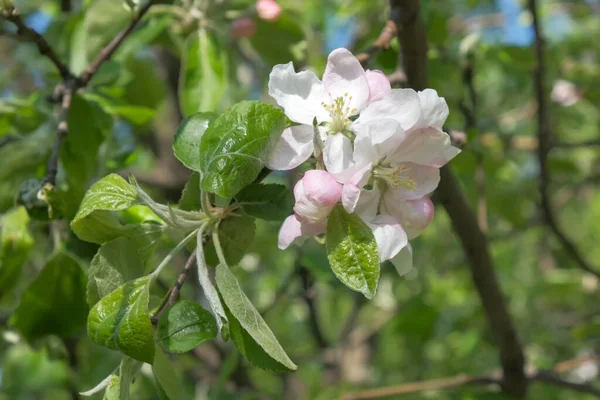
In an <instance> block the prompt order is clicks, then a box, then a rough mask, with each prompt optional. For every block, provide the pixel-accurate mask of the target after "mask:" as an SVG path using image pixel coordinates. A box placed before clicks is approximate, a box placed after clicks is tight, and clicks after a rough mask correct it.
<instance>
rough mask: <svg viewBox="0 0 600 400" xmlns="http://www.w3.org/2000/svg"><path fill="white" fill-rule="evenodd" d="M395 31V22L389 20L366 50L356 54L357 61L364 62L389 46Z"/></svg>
mask: <svg viewBox="0 0 600 400" xmlns="http://www.w3.org/2000/svg"><path fill="white" fill-rule="evenodd" d="M396 33H397V28H396V23H395V22H394V21H392V20H389V21H388V22H387V23H386V24H385V26H384V27H383V30H382V31H381V33H380V34H379V37H378V38H377V39H376V40H375V41H374V42H373V44H371V45H370V46H369V48H368V49H367V50H365V51H363V52H362V53H359V54H357V55H356V58H357V59H358V61H360V63H361V64H366V63H367V62H368V61H369V60H370V59H371V57H373V56H375V55H376V54H377V53H379V52H380V51H382V50H385V49H387V48H388V47H390V42H391V41H392V40H393V39H394V38H395V37H396Z"/></svg>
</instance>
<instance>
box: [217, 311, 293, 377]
mask: <svg viewBox="0 0 600 400" xmlns="http://www.w3.org/2000/svg"><path fill="white" fill-rule="evenodd" d="M225 313H226V314H227V319H228V321H229V331H230V334H231V338H232V339H233V342H234V343H235V347H237V348H238V350H239V351H240V353H242V355H243V356H244V357H246V358H247V359H248V361H250V363H252V364H253V365H256V366H257V367H259V368H262V369H266V370H270V371H277V372H288V371H290V368H288V367H286V366H284V365H283V364H280V363H279V362H277V361H275V360H274V359H273V358H272V357H271V356H269V355H268V354H267V353H266V352H265V351H264V350H263V348H262V347H261V346H259V344H258V343H256V340H254V339H252V336H250V334H248V332H246V330H245V329H244V328H242V326H241V325H240V322H239V321H238V320H237V318H235V317H234V316H233V315H232V314H231V311H229V309H228V308H227V307H225Z"/></svg>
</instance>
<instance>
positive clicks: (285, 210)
mask: <svg viewBox="0 0 600 400" xmlns="http://www.w3.org/2000/svg"><path fill="white" fill-rule="evenodd" d="M235 199H236V201H237V202H238V203H240V204H241V205H242V209H243V210H244V212H245V213H246V214H248V215H251V216H253V217H255V218H260V219H265V220H267V221H280V220H283V219H285V218H287V217H288V216H289V215H290V214H292V211H293V210H292V208H293V206H294V196H293V195H292V192H290V191H289V190H288V188H287V187H285V186H284V185H277V184H274V183H271V184H258V183H255V184H252V185H248V186H246V187H245V188H244V189H242V191H241V192H239V193H238V194H237V195H236V196H235Z"/></svg>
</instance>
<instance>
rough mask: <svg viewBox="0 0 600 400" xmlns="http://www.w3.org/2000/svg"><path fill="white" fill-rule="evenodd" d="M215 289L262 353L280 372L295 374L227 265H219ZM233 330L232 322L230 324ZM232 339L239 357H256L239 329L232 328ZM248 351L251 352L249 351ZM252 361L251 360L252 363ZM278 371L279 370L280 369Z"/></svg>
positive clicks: (260, 364) (257, 361) (259, 360)
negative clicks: (275, 364) (239, 354)
mask: <svg viewBox="0 0 600 400" xmlns="http://www.w3.org/2000/svg"><path fill="white" fill-rule="evenodd" d="M216 281H217V288H218V289H219V293H220V295H221V297H222V298H223V302H224V303H225V305H226V306H227V309H228V310H229V312H230V313H231V314H232V315H233V316H234V317H235V318H236V320H237V322H239V325H241V327H242V328H243V329H244V330H245V331H246V332H247V333H248V334H249V335H250V336H251V337H252V339H253V340H254V341H256V343H257V344H258V345H259V346H260V347H261V348H262V349H263V350H264V352H265V353H266V354H267V355H268V356H269V357H271V358H272V359H273V360H274V361H276V362H277V363H279V364H280V365H281V368H287V369H289V370H295V369H296V368H297V367H296V364H294V363H293V362H292V360H290V358H289V357H288V355H287V354H286V353H285V350H283V348H282V347H281V345H280V344H279V342H278V341H277V339H276V338H275V335H273V332H272V331H271V329H270V328H269V327H268V326H267V324H266V322H265V321H264V320H263V318H262V317H261V316H260V314H259V313H258V311H257V310H256V308H255V307H254V305H253V304H252V302H251V301H250V300H249V299H248V297H246V295H245V294H244V292H243V291H242V288H241V287H240V284H239V282H238V281H237V279H236V278H235V276H234V275H233V274H232V273H231V271H230V270H229V267H228V266H227V265H223V264H219V265H218V266H217V274H216ZM233 326H234V327H235V326H236V325H235V322H234V323H233ZM231 330H232V337H234V338H235V337H237V338H238V340H237V341H236V342H235V343H236V345H241V346H243V347H242V353H243V354H244V355H246V356H248V357H252V356H254V355H256V354H259V353H258V352H257V351H255V347H252V343H249V342H248V341H247V340H243V337H240V335H243V333H240V330H239V329H235V328H233V327H232V328H231ZM248 347H250V348H248ZM259 357H260V358H259V359H257V360H256V363H257V365H259V366H261V367H265V366H266V365H270V364H269V363H268V362H266V361H265V360H264V359H263V358H262V356H259ZM251 361H253V359H252V360H251ZM279 369H280V368H279Z"/></svg>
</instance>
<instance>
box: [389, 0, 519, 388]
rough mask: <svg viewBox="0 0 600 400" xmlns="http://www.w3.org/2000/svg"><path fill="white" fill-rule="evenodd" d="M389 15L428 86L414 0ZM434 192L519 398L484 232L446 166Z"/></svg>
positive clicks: (513, 337) (513, 349)
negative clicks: (458, 244)
mask: <svg viewBox="0 0 600 400" xmlns="http://www.w3.org/2000/svg"><path fill="white" fill-rule="evenodd" d="M390 3H391V7H392V16H393V18H394V19H395V20H396V25H397V26H398V32H399V33H398V39H399V40H400V43H401V49H402V61H403V65H404V70H405V71H406V75H407V77H408V83H409V86H410V87H412V88H413V89H415V90H423V89H425V88H426V87H427V32H426V30H425V25H424V24H423V22H422V20H421V18H420V15H419V14H420V7H419V1H418V0H391V2H390ZM440 173H441V182H440V185H439V188H438V190H437V195H438V197H439V199H440V200H441V202H442V204H443V205H444V208H445V209H446V211H447V213H448V215H449V217H450V220H451V221H452V226H453V229H454V231H455V232H456V234H457V235H458V237H459V239H460V241H461V243H462V246H463V249H464V251H465V253H466V255H467V258H468V260H469V266H470V269H471V276H472V279H473V282H474V283H475V286H476V288H477V291H478V293H479V297H480V298H481V302H482V304H483V307H484V310H485V313H486V316H487V319H488V322H489V324H490V328H491V330H492V334H493V335H494V338H495V340H496V343H497V344H498V346H499V350H500V361H501V365H502V370H503V381H502V388H503V390H504V391H505V392H506V393H507V394H510V395H513V396H515V397H517V398H522V397H524V396H525V393H526V391H527V379H526V377H525V372H524V365H525V356H524V353H523V348H522V346H521V343H520V340H519V337H518V335H517V332H516V329H515V326H514V323H513V321H512V318H511V317H510V314H509V313H508V309H507V307H506V303H505V300H504V296H503V295H502V292H501V290H500V287H499V284H498V281H497V279H496V271H495V268H494V263H493V260H492V258H491V256H490V253H489V249H488V244H487V239H486V235H485V234H484V233H483V232H482V231H481V229H480V227H479V224H478V222H477V217H476V216H475V213H474V212H473V210H472V209H471V207H470V205H469V203H468V202H467V199H466V197H465V195H464V193H463V191H462V189H461V188H460V185H459V184H458V182H457V181H456V178H455V177H454V174H453V173H452V171H451V169H450V167H449V166H445V167H443V168H442V169H441V171H440Z"/></svg>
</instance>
